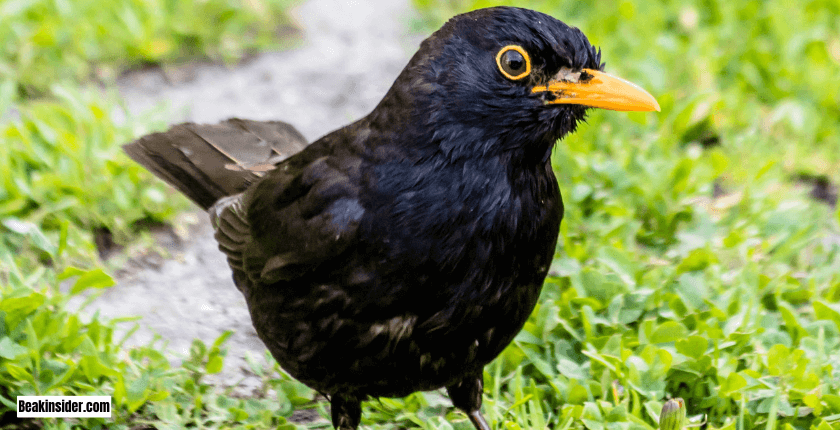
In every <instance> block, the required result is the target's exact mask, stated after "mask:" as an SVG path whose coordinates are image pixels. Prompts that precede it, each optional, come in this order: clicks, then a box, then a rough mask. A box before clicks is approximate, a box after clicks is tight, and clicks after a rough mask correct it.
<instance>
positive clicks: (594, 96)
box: [531, 69, 659, 112]
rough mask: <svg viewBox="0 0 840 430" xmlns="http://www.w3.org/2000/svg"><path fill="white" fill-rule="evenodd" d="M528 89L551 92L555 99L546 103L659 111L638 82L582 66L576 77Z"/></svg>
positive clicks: (554, 80)
mask: <svg viewBox="0 0 840 430" xmlns="http://www.w3.org/2000/svg"><path fill="white" fill-rule="evenodd" d="M531 92H533V93H541V92H550V93H551V95H553V96H554V99H552V100H548V101H546V103H547V104H576V105H583V106H591V107H596V108H601V109H610V110H619V111H639V112H649V111H657V112H659V103H657V102H656V99H655V98H653V96H652V95H650V93H648V92H647V91H645V90H643V89H642V88H641V87H639V86H638V85H636V84H634V83H632V82H628V81H625V80H624V79H621V78H619V77H618V76H613V75H610V74H608V73H604V72H601V71H598V70H592V69H583V70H582V71H581V73H580V75H579V76H576V74H567V75H565V76H563V78H560V77H559V74H558V77H555V79H552V80H550V81H549V82H548V85H538V86H535V87H534V88H533V89H532V90H531Z"/></svg>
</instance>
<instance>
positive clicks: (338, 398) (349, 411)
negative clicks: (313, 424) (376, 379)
mask: <svg viewBox="0 0 840 430" xmlns="http://www.w3.org/2000/svg"><path fill="white" fill-rule="evenodd" d="M330 415H332V424H333V427H335V428H336V430H356V429H357V428H358V427H359V422H361V420H362V402H361V401H360V400H359V399H357V398H356V397H354V396H348V395H344V394H333V395H332V399H331V400H330Z"/></svg>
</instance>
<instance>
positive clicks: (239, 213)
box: [125, 7, 658, 429]
mask: <svg viewBox="0 0 840 430" xmlns="http://www.w3.org/2000/svg"><path fill="white" fill-rule="evenodd" d="M601 69H602V65H601V62H600V52H599V51H597V50H596V49H595V48H593V47H592V46H591V45H590V44H589V42H588V40H587V39H586V37H585V36H584V35H583V33H581V32H580V31H579V30H578V29H576V28H572V27H568V26H567V25H565V24H563V23H562V22H560V21H558V20H556V19H554V18H552V17H549V16H547V15H544V14H541V13H538V12H534V11H530V10H525V9H518V8H507V7H498V8H490V9H483V10H478V11H474V12H470V13H467V14H463V15H459V16H457V17H455V18H453V19H451V20H450V21H449V22H448V23H446V24H445V25H444V26H443V27H442V28H441V29H440V30H439V31H437V32H436V33H434V34H433V35H432V36H431V37H429V38H428V39H426V40H425V41H424V42H423V43H422V45H421V47H420V49H419V51H418V52H417V53H416V54H415V55H414V57H413V58H412V59H411V60H410V62H409V63H408V65H407V66H406V67H405V69H404V70H403V71H402V73H401V74H400V75H399V77H398V78H397V79H396V81H395V82H394V84H393V86H392V87H391V89H390V90H389V91H388V93H387V94H386V95H385V97H384V98H383V99H382V101H381V102H380V103H379V105H378V106H377V107H376V108H375V109H374V110H373V111H372V112H371V113H370V114H369V115H367V116H366V117H364V118H362V119H360V120H359V121H357V122H355V123H352V124H350V125H347V126H345V127H343V128H341V129H339V130H336V131H334V132H332V133H330V134H328V135H326V136H324V137H322V138H320V139H318V140H317V141H315V142H314V143H312V144H310V145H308V146H305V143H304V141H303V139H302V137H301V136H300V134H299V133H297V132H296V131H295V130H294V129H293V128H292V127H291V126H289V125H288V124H285V123H280V122H271V123H262V122H255V121H244V120H229V121H227V122H224V123H221V124H218V125H196V124H182V125H179V126H176V127H174V128H173V129H171V130H169V131H167V132H165V133H156V134H152V135H149V136H145V137H143V138H140V139H138V140H137V141H135V142H133V143H131V144H128V145H126V146H125V150H126V152H127V153H128V154H129V155H130V156H131V157H132V158H133V159H135V160H136V161H138V162H139V163H141V164H143V165H144V166H146V167H147V168H148V169H149V170H151V171H152V172H153V173H155V174H156V175H158V176H159V177H161V178H162V179H164V180H166V181H168V182H169V183H170V184H172V185H173V186H175V187H176V188H178V189H179V190H180V191H181V192H183V193H184V194H186V195H187V196H188V197H190V198H191V199H192V200H193V201H195V202H196V203H197V204H199V205H200V206H201V207H203V208H204V209H206V210H208V211H209V212H210V215H211V220H212V223H213V226H214V228H215V230H216V238H217V240H218V242H219V248H220V249H221V250H222V251H223V252H224V253H225V254H226V255H227V257H228V261H229V263H230V266H231V268H232V269H233V277H234V281H235V283H236V285H237V287H238V288H239V289H240V290H241V291H242V293H243V294H244V296H245V299H246V301H247V303H248V307H249V310H250V313H251V318H252V321H253V324H254V327H255V328H256V330H257V333H258V334H259V336H260V338H261V339H262V340H263V342H264V343H265V345H266V346H267V347H268V349H269V350H270V351H271V353H272V355H273V356H274V357H275V358H276V359H277V361H278V362H279V363H280V365H281V366H282V367H283V368H284V369H286V371H288V372H289V373H290V374H291V375H292V376H294V377H295V378H297V379H299V380H300V381H302V382H304V383H305V384H307V385H309V386H310V387H313V388H314V389H316V390H318V391H320V392H322V393H325V394H327V395H328V396H329V397H330V399H331V406H332V419H333V424H334V425H335V427H336V428H349V429H354V428H356V427H357V426H358V424H359V420H360V416H361V406H360V402H361V401H362V400H364V399H366V398H368V397H370V396H374V397H376V396H404V395H407V394H409V393H412V392H414V391H420V390H433V389H437V388H440V387H446V388H447V391H448V392H449V395H450V397H451V398H452V401H453V404H454V405H455V406H456V407H458V408H460V409H462V410H464V411H465V412H466V413H467V414H468V415H469V416H470V419H471V420H472V422H473V424H474V425H475V426H476V428H479V429H487V428H489V427H488V426H487V424H486V423H485V422H484V419H483V418H482V417H481V414H480V411H479V409H480V406H481V393H482V369H483V367H484V366H485V365H486V364H487V363H489V362H490V361H491V360H493V359H494V358H495V357H496V356H497V355H498V354H499V353H500V352H501V351H502V350H503V349H504V348H505V347H506V346H507V345H508V344H509V343H510V342H511V340H512V339H513V338H514V336H515V335H516V334H517V333H518V332H519V330H520V329H521V328H522V326H523V324H524V323H525V321H526V319H527V318H528V315H529V314H530V312H531V311H532V309H533V308H534V306H535V304H536V301H537V298H538V296H539V293H540V289H541V287H542V283H543V280H544V278H545V276H546V273H547V271H548V267H549V264H550V262H551V260H552V257H553V256H554V252H555V246H556V242H557V237H558V232H559V226H560V220H561V218H562V217H563V203H562V200H561V198H560V191H559V189H558V185H557V181H556V179H555V176H554V173H553V171H552V169H551V164H550V162H549V156H550V154H551V149H552V147H553V145H554V144H555V142H556V141H557V140H558V139H560V138H562V137H563V136H564V135H565V134H567V133H569V132H571V131H573V130H574V129H575V127H576V124H577V123H578V122H579V121H580V120H581V119H583V117H584V115H585V111H586V109H587V106H595V107H605V108H608V109H618V110H653V109H658V106H656V105H655V103H656V102H655V101H653V98H652V97H650V95H648V94H647V93H644V91H643V90H641V89H638V88H636V87H633V86H632V84H629V83H626V82H624V81H620V82H619V81H618V80H616V78H613V77H610V76H609V75H606V74H602V73H601V72H600V70H601ZM601 79H603V80H604V82H607V84H602V82H601ZM616 82H619V83H618V84H616ZM608 84H609V85H608ZM610 85H613V86H610ZM615 85H618V86H617V87H615ZM616 88H619V89H618V90H617V89H616ZM605 97H606V98H605ZM645 97H647V98H649V100H648V99H646V98H645Z"/></svg>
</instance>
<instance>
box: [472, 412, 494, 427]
mask: <svg viewBox="0 0 840 430" xmlns="http://www.w3.org/2000/svg"><path fill="white" fill-rule="evenodd" d="M467 416H469V417H470V422H471V423H472V425H473V426H475V428H476V429H477V430H490V426H489V425H488V424H487V421H486V420H485V419H484V416H483V415H481V411H479V410H474V411H472V412H470V413H468V414H467Z"/></svg>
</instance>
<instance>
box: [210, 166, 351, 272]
mask: <svg viewBox="0 0 840 430" xmlns="http://www.w3.org/2000/svg"><path fill="white" fill-rule="evenodd" d="M315 152H317V151H316V150H313V151H309V153H308V154H300V155H299V156H296V157H293V158H292V159H290V160H289V162H288V163H281V164H280V165H278V167H277V168H276V169H274V170H271V171H269V172H268V173H267V174H266V175H265V177H263V178H261V179H260V180H259V181H258V182H257V183H255V184H254V185H253V186H252V187H250V188H249V189H248V190H247V191H245V192H244V193H242V194H238V195H235V196H230V197H227V198H223V199H221V200H219V201H218V202H217V203H216V204H215V205H214V206H213V207H211V208H210V210H209V212H210V214H211V218H212V220H213V226H214V228H215V230H216V240H217V241H218V242H219V248H220V249H221V250H222V251H223V252H224V253H225V254H226V255H227V257H228V261H229V263H230V265H231V267H232V268H233V269H234V271H235V272H236V271H240V273H241V275H244V276H246V277H247V279H248V280H249V282H250V284H251V285H254V284H263V285H267V284H273V283H276V282H280V281H290V280H293V279H295V278H297V277H299V276H302V275H304V274H306V273H311V272H312V271H314V270H315V269H316V268H318V266H319V265H320V264H321V263H323V262H325V261H327V260H329V259H331V258H333V257H335V256H337V255H339V254H341V253H342V252H343V251H344V250H346V249H347V247H348V246H349V245H350V244H352V243H353V239H354V238H355V235H356V229H357V227H358V224H359V221H360V219H361V217H362V215H363V214H364V209H363V208H362V206H361V204H360V202H359V200H358V189H357V188H356V187H357V185H354V184H355V183H356V182H355V181H351V180H350V178H349V175H350V174H351V173H348V168H347V166H346V164H347V160H348V158H347V157H342V160H341V163H343V164H344V165H341V166H339V165H337V164H338V162H336V161H335V160H336V158H332V157H329V156H320V157H319V156H318V154H315V155H314V156H313V155H312V153H315ZM301 160H303V161H301ZM349 170H351V171H352V170H353V169H352V167H351V168H350V169H349ZM243 280H244V279H243ZM240 288H242V286H240Z"/></svg>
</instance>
